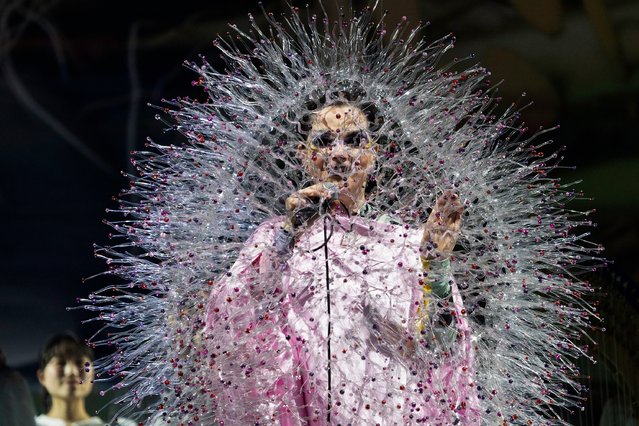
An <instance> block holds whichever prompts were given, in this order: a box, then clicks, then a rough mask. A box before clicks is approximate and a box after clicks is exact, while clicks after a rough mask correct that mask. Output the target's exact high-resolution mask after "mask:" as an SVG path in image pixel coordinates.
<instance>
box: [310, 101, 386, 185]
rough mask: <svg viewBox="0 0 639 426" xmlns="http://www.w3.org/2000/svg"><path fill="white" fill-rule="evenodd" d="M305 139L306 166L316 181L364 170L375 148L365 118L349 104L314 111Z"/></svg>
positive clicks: (373, 158)
mask: <svg viewBox="0 0 639 426" xmlns="http://www.w3.org/2000/svg"><path fill="white" fill-rule="evenodd" d="M311 126H312V127H311V132H310V135H309V137H308V139H307V143H306V148H307V150H306V152H305V153H304V157H305V158H304V159H305V163H306V167H307V169H308V170H309V172H310V173H311V175H313V177H314V178H315V179H316V180H317V181H325V180H327V179H329V178H335V177H339V178H342V179H343V178H348V177H350V176H353V175H356V174H368V173H369V171H370V170H371V169H372V167H373V165H374V164H375V157H376V155H375V149H374V146H373V145H374V144H373V141H372V139H371V136H370V135H369V133H368V119H367V118H366V115H365V114H364V113H363V112H362V111H361V110H360V109H359V108H357V107H354V106H352V105H350V104H340V105H331V106H327V107H325V108H322V109H321V110H320V111H318V112H317V113H315V114H314V115H313V117H312V121H311Z"/></svg>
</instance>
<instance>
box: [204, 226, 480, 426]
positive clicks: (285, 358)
mask: <svg viewBox="0 0 639 426" xmlns="http://www.w3.org/2000/svg"><path fill="white" fill-rule="evenodd" d="M281 223H282V218H277V219H272V220H269V221H267V222H265V223H263V224H262V225H261V226H259V227H258V228H257V229H256V231H255V232H254V234H253V235H252V237H251V238H250V239H249V241H247V243H246V245H245V247H244V249H243V250H242V251H241V252H240V254H239V257H238V259H237V260H236V262H235V264H234V265H233V267H232V268H231V269H230V270H229V271H228V272H227V273H226V274H225V276H224V277H222V278H221V279H220V280H219V281H218V282H216V283H215V284H214V285H213V291H212V293H211V296H210V299H209V304H208V307H207V309H208V314H207V327H206V335H207V339H208V340H207V342H208V344H207V346H208V348H209V352H210V354H211V359H212V362H211V367H210V368H211V373H210V375H211V376H212V377H211V384H210V387H211V388H212V389H213V393H212V397H213V398H216V399H217V400H218V407H219V409H218V412H217V415H218V418H219V419H220V420H221V421H223V423H224V424H226V425H230V424H238V425H246V424H281V425H322V424H336V425H337V424H342V425H348V424H352V425H375V424H379V425H406V424H424V425H438V424H441V425H450V424H462V425H475V424H478V423H479V420H478V419H479V417H478V415H477V413H478V400H477V397H476V392H475V387H474V384H473V375H474V362H473V347H472V342H471V334H470V330H469V326H468V323H467V319H466V318H465V315H464V314H465V311H464V310H463V305H462V300H461V297H460V295H459V291H458V289H457V286H456V285H455V284H454V283H452V294H453V297H452V300H453V303H452V304H451V306H450V309H451V311H453V318H454V322H455V324H456V325H454V326H456V330H457V337H456V338H455V337H453V340H452V341H451V342H450V343H449V344H445V343H441V342H440V341H439V340H438V339H436V338H435V335H434V333H432V328H429V327H426V329H425V330H424V331H423V332H422V333H420V332H418V331H417V327H416V325H415V324H416V315H417V309H418V307H419V306H420V304H421V303H422V298H423V292H422V289H421V284H420V281H421V280H423V271H422V267H421V264H420V260H419V252H418V247H419V242H420V238H421V232H419V231H416V230H414V229H406V228H404V227H400V226H397V225H392V224H387V223H382V222H378V221H373V220H369V219H363V218H360V217H351V218H347V217H339V218H338V219H337V220H335V221H334V222H333V223H332V225H331V223H330V222H326V224H325V223H324V222H323V221H321V220H319V221H317V222H316V223H314V224H313V225H312V226H311V227H309V229H307V230H306V231H305V233H304V234H303V235H302V236H301V238H300V241H298V242H297V244H296V246H295V248H294V250H293V253H292V255H291V257H290V258H289V259H288V261H287V262H286V264H285V265H284V266H279V267H278V266H277V262H274V259H275V255H274V253H273V248H272V245H273V239H274V233H275V230H276V229H277V228H278V227H279V226H280V225H281ZM325 239H328V243H327V245H326V251H327V252H328V277H329V282H330V316H329V314H328V305H327V284H326V283H327V266H326V264H327V263H326V257H325V255H326V253H325V248H324V246H323V244H324V241H325ZM422 282H423V281H422ZM329 322H330V329H331V330H330V341H329V339H328V335H329V331H328V330H329ZM329 347H330V363H329ZM329 382H330V391H329ZM329 405H330V410H329V408H328V407H329Z"/></svg>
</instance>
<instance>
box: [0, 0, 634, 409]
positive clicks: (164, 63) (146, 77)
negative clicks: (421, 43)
mask: <svg viewBox="0 0 639 426" xmlns="http://www.w3.org/2000/svg"><path fill="white" fill-rule="evenodd" d="M263 3H264V5H265V8H266V9H269V10H273V11H275V12H279V11H286V6H285V3H284V2H282V1H264V2H263ZM294 3H295V4H298V3H299V4H300V5H301V6H303V4H304V3H303V2H294ZM326 3H327V4H326V8H327V9H328V10H329V12H330V13H332V11H334V10H335V8H336V7H335V2H333V1H332V0H328V1H327V2H326ZM329 3H330V4H329ZM391 3H392V4H391ZM310 8H311V9H314V10H316V11H317V10H319V9H318V8H317V5H316V4H314V3H313V4H312V5H311V6H310ZM383 8H389V13H390V17H389V18H388V19H389V23H390V24H394V22H396V21H397V20H398V19H400V18H401V16H402V15H405V16H407V17H408V19H409V21H411V22H414V23H416V22H418V21H420V20H423V21H430V22H431V25H430V27H429V28H428V30H427V31H426V32H425V36H426V37H427V38H429V39H431V40H435V39H437V38H439V37H442V36H444V35H446V34H447V33H449V32H453V33H454V34H455V35H456V36H457V40H458V42H457V46H456V48H455V49H454V51H453V52H452V54H451V55H449V59H450V60H452V59H453V58H454V57H459V58H462V57H466V56H468V55H469V54H471V53H472V54H474V55H475V59H473V60H471V62H470V63H469V65H470V64H471V63H473V62H480V63H482V64H483V65H484V66H486V67H487V68H488V69H490V70H491V71H492V73H493V81H494V82H498V81H500V80H502V79H503V80H504V82H503V83H502V85H501V86H500V94H501V96H502V97H503V98H504V103H509V102H511V101H518V102H519V103H520V104H522V105H523V104H525V103H527V102H529V101H533V102H534V103H533V104H532V105H531V106H529V107H528V108H526V109H524V110H523V120H524V121H526V122H527V123H528V124H529V127H530V128H536V127H538V126H539V125H543V126H544V127H549V126H553V125H556V124H560V125H561V127H560V129H559V130H557V131H555V132H554V133H553V134H552V136H551V137H552V139H554V140H555V142H556V145H557V146H559V145H566V146H567V150H566V152H565V156H566V159H565V160H564V162H563V164H564V165H566V166H575V167H576V170H575V171H572V170H568V169H565V170H559V171H558V173H557V174H558V175H562V177H563V178H564V179H565V181H574V180H583V182H582V183H580V184H579V185H578V188H580V189H582V190H584V192H585V194H586V196H587V197H592V198H594V200H592V201H587V202H586V201H583V202H579V203H575V205H573V206H572V207H573V208H576V209H579V210H589V209H596V212H595V213H594V214H593V216H592V217H593V219H594V220H595V221H596V222H597V223H598V227H597V228H595V229H593V235H592V237H591V240H593V241H596V242H598V243H602V244H604V245H605V247H606V256H607V258H608V259H610V260H611V261H613V262H614V263H613V264H612V265H611V266H609V267H608V268H607V269H605V270H603V271H601V272H600V273H599V274H598V275H597V279H596V280H598V283H599V284H600V285H601V286H602V287H603V289H602V298H603V299H604V302H603V304H602V305H603V308H602V309H604V310H606V309H607V310H609V311H611V313H610V314H608V315H607V316H606V317H607V318H611V321H610V322H609V323H608V329H609V330H608V335H609V336H613V337H614V339H613V340H615V339H616V341H617V342H622V341H623V343H624V344H620V345H619V347H620V348H621V349H622V350H625V351H626V352H627V355H626V358H628V359H626V360H624V363H627V364H628V365H629V366H630V365H633V364H634V365H636V363H637V362H639V359H637V355H636V353H637V352H638V351H639V350H635V349H638V348H637V340H638V337H637V336H638V334H639V331H637V330H638V328H639V321H638V320H637V312H638V310H639V307H638V306H639V300H638V293H637V282H639V259H638V255H639V251H638V250H637V249H638V248H639V242H638V236H639V221H638V217H639V215H638V214H637V211H638V208H639V148H638V143H637V142H638V140H637V133H638V130H639V2H637V1H633V0H583V1H561V0H535V1H528V0H511V1H508V0H503V1H498V0H487V1H471V0H447V1H437V0H422V1H417V0H413V1H399V0H397V1H394V2H387V4H386V5H385V6H382V9H383ZM247 12H252V13H253V14H255V15H256V17H258V16H259V15H260V13H261V12H260V11H259V7H258V5H257V1H241V0H238V1H235V2H224V3H222V2H217V1H193V0H182V1H179V2H175V1H173V2H150V1H129V2H123V1H109V2H97V1H83V0H59V1H55V2H54V1H27V0H16V1H6V0H5V1H3V0H0V15H1V16H0V143H1V145H0V146H1V151H0V212H1V213H0V214H1V218H0V242H1V244H0V259H1V262H2V263H1V264H0V265H1V271H2V272H1V273H0V280H1V284H2V296H1V299H0V348H2V349H3V350H4V352H5V353H6V355H7V358H8V362H9V364H10V365H12V366H14V367H17V368H19V370H20V371H21V372H22V373H23V374H24V375H25V377H26V378H27V379H28V380H30V381H31V384H32V386H33V388H34V389H36V388H37V384H36V382H35V376H34V375H35V369H36V364H35V363H36V360H37V355H38V350H39V348H40V346H41V345H42V344H43V342H44V341H45V340H46V338H47V337H48V336H49V335H50V334H51V333H54V332H57V331H61V330H73V331H75V332H76V333H77V334H79V335H80V336H81V337H82V338H86V337H89V336H90V334H91V333H93V332H94V331H95V330H96V329H97V328H96V325H95V324H87V325H82V324H81V321H82V320H83V319H86V318H87V315H86V314H85V313H84V312H83V311H81V310H71V311H68V310H67V307H72V306H76V305H77V302H76V298H78V297H84V296H86V295H88V294H89V293H90V292H91V291H94V290H97V289H99V288H101V287H102V286H104V285H105V284H106V282H107V280H105V279H104V278H101V277H97V278H95V279H91V280H89V281H87V282H85V283H82V279H83V278H86V277H90V276H92V275H94V274H98V273H100V272H102V271H104V270H105V265H104V263H103V262H102V261H100V260H99V259H94V257H93V248H92V245H93V244H94V243H97V244H105V243H106V242H107V234H108V232H109V229H108V227H107V226H106V225H104V224H102V220H103V219H104V218H106V217H107V215H106V213H105V209H106V208H110V207H115V203H114V202H113V201H112V197H113V196H115V195H117V193H118V191H119V190H120V189H121V188H124V187H126V186H127V180H126V179H125V178H124V177H123V176H121V174H120V171H122V170H124V171H130V170H131V169H130V165H129V163H128V156H129V152H130V151H131V150H133V149H139V148H141V147H142V146H143V144H144V142H145V139H146V137H147V136H149V137H152V138H153V139H154V140H156V141H157V142H161V143H179V142H180V137H179V136H178V135H176V134H175V133H172V132H168V133H167V132H165V131H164V128H165V127H166V126H165V125H164V124H162V123H161V122H159V121H157V120H156V119H155V115H156V114H157V113H158V111H157V110H156V109H154V108H152V107H150V106H148V105H147V104H148V103H151V104H154V105H161V104H162V101H161V99H162V98H163V97H164V98H167V99H171V98H173V97H175V96H184V95H191V96H196V97H200V98H202V94H201V92H200V91H199V90H196V89H194V88H192V87H191V80H192V79H194V77H195V76H194V74H193V73H192V72H191V71H189V70H187V69H186V68H185V67H183V66H182V65H181V64H182V62H183V61H184V60H197V58H198V55H199V54H203V55H205V56H206V57H207V58H208V60H209V61H210V62H212V63H214V64H215V63H217V62H218V55H217V54H216V53H215V52H214V49H213V47H212V44H211V42H212V40H213V39H214V38H215V36H216V35H217V34H225V33H226V32H227V31H228V27H227V23H228V22H234V23H237V24H238V25H240V26H241V27H242V26H243V27H246V25H247V16H246V14H247ZM523 92H525V94H526V96H525V97H524V98H522V93H523ZM622 311H623V313H622ZM615 312H616V313H615ZM615 318H620V319H619V320H618V323H617V322H615V321H617V320H615ZM622 318H625V319H622ZM611 324H612V325H613V326H616V328H615V330H617V331H616V332H613V333H612V334H611V332H610V325H611ZM624 336H625V337H624ZM610 339H612V337H611V338H610ZM633 345H634V346H633ZM633 348H634V349H633ZM619 362H620V361H619ZM624 365H625V364H624ZM624 368H625V367H624ZM624 368H621V367H619V368H618V369H617V370H616V372H614V374H616V375H621V374H624V371H625V370H624ZM633 370H634V369H630V370H629V371H633ZM634 374H635V376H634V378H633V379H632V380H634V382H632V381H630V383H631V384H632V383H635V384H637V386H636V387H635V392H636V389H637V388H639V380H638V379H637V376H636V374H637V373H636V372H635V373H634ZM98 386H100V385H99V384H98ZM630 386H631V385H630ZM602 392H603V391H602ZM632 398H635V399H634V401H635V404H636V398H637V396H636V393H635V394H634V396H632ZM635 409H636V405H635ZM595 417H596V416H595Z"/></svg>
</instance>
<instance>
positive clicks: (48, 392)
mask: <svg viewBox="0 0 639 426" xmlns="http://www.w3.org/2000/svg"><path fill="white" fill-rule="evenodd" d="M93 360H94V355H93V351H92V350H91V349H90V348H88V347H87V346H85V345H84V344H83V343H82V342H81V341H80V340H79V339H78V338H77V337H76V336H74V335H72V334H69V333H61V334H56V335H54V336H52V337H51V338H50V339H49V340H48V341H47V343H46V344H45V345H44V348H43V349H42V352H41V354H40V368H39V369H38V372H37V375H38V380H39V381H40V384H41V385H42V388H43V394H44V407H45V409H46V414H41V415H39V416H37V417H36V425H37V426H98V425H100V426H101V425H104V424H106V422H105V421H103V420H102V419H100V418H99V417H97V416H91V415H90V414H89V413H88V412H87V409H86V406H85V402H86V399H87V397H88V396H89V395H90V394H91V391H92V390H93V379H94V371H93ZM118 424H120V425H129V423H128V422H126V421H122V420H119V421H118ZM131 424H132V423H131Z"/></svg>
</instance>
